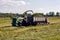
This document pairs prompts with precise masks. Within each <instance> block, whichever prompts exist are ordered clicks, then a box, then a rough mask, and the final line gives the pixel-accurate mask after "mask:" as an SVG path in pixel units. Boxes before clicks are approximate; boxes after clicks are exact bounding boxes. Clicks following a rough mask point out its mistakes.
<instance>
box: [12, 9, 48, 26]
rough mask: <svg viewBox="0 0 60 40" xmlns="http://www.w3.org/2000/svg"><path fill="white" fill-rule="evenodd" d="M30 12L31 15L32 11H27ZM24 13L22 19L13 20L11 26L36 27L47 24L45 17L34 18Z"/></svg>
mask: <svg viewBox="0 0 60 40" xmlns="http://www.w3.org/2000/svg"><path fill="white" fill-rule="evenodd" d="M29 11H30V12H32V13H33V11H32V10H29ZM29 11H26V12H25V15H24V17H18V18H17V19H14V20H13V22H12V25H13V26H14V25H15V26H16V25H18V26H29V25H37V24H47V23H48V19H47V17H35V16H33V15H31V14H27V12H29Z"/></svg>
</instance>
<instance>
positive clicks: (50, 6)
mask: <svg viewBox="0 0 60 40" xmlns="http://www.w3.org/2000/svg"><path fill="white" fill-rule="evenodd" d="M26 10H33V11H34V12H41V13H47V12H50V11H54V12H57V11H58V12H60V0H0V12H4V13H7V12H8V13H10V12H12V13H23V12H24V11H26Z"/></svg>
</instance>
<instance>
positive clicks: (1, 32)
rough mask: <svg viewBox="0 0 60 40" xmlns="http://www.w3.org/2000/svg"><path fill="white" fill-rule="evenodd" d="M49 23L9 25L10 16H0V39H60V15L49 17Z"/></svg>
mask: <svg viewBox="0 0 60 40" xmlns="http://www.w3.org/2000/svg"><path fill="white" fill-rule="evenodd" d="M48 21H49V22H50V24H40V25H37V26H27V27H25V26H21V27H13V26H11V19H10V18H0V40H60V17H49V18H48Z"/></svg>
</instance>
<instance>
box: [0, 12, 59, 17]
mask: <svg viewBox="0 0 60 40" xmlns="http://www.w3.org/2000/svg"><path fill="white" fill-rule="evenodd" d="M33 15H34V16H38V17H42V16H48V17H54V16H57V17H59V16H60V12H56V14H55V13H54V12H49V13H46V14H45V15H44V13H34V14H33ZM23 16H24V14H18V13H15V14H14V13H0V17H10V18H12V17H23Z"/></svg>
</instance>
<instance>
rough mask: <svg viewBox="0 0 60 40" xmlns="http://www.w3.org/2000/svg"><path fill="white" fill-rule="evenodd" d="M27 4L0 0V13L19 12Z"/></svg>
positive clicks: (12, 0) (21, 0)
mask: <svg viewBox="0 0 60 40" xmlns="http://www.w3.org/2000/svg"><path fill="white" fill-rule="evenodd" d="M27 4H28V2H25V1H24V0H19V1H15V0H0V12H14V13H15V12H18V13H19V12H20V11H22V10H23V7H25V6H26V5H27Z"/></svg>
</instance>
